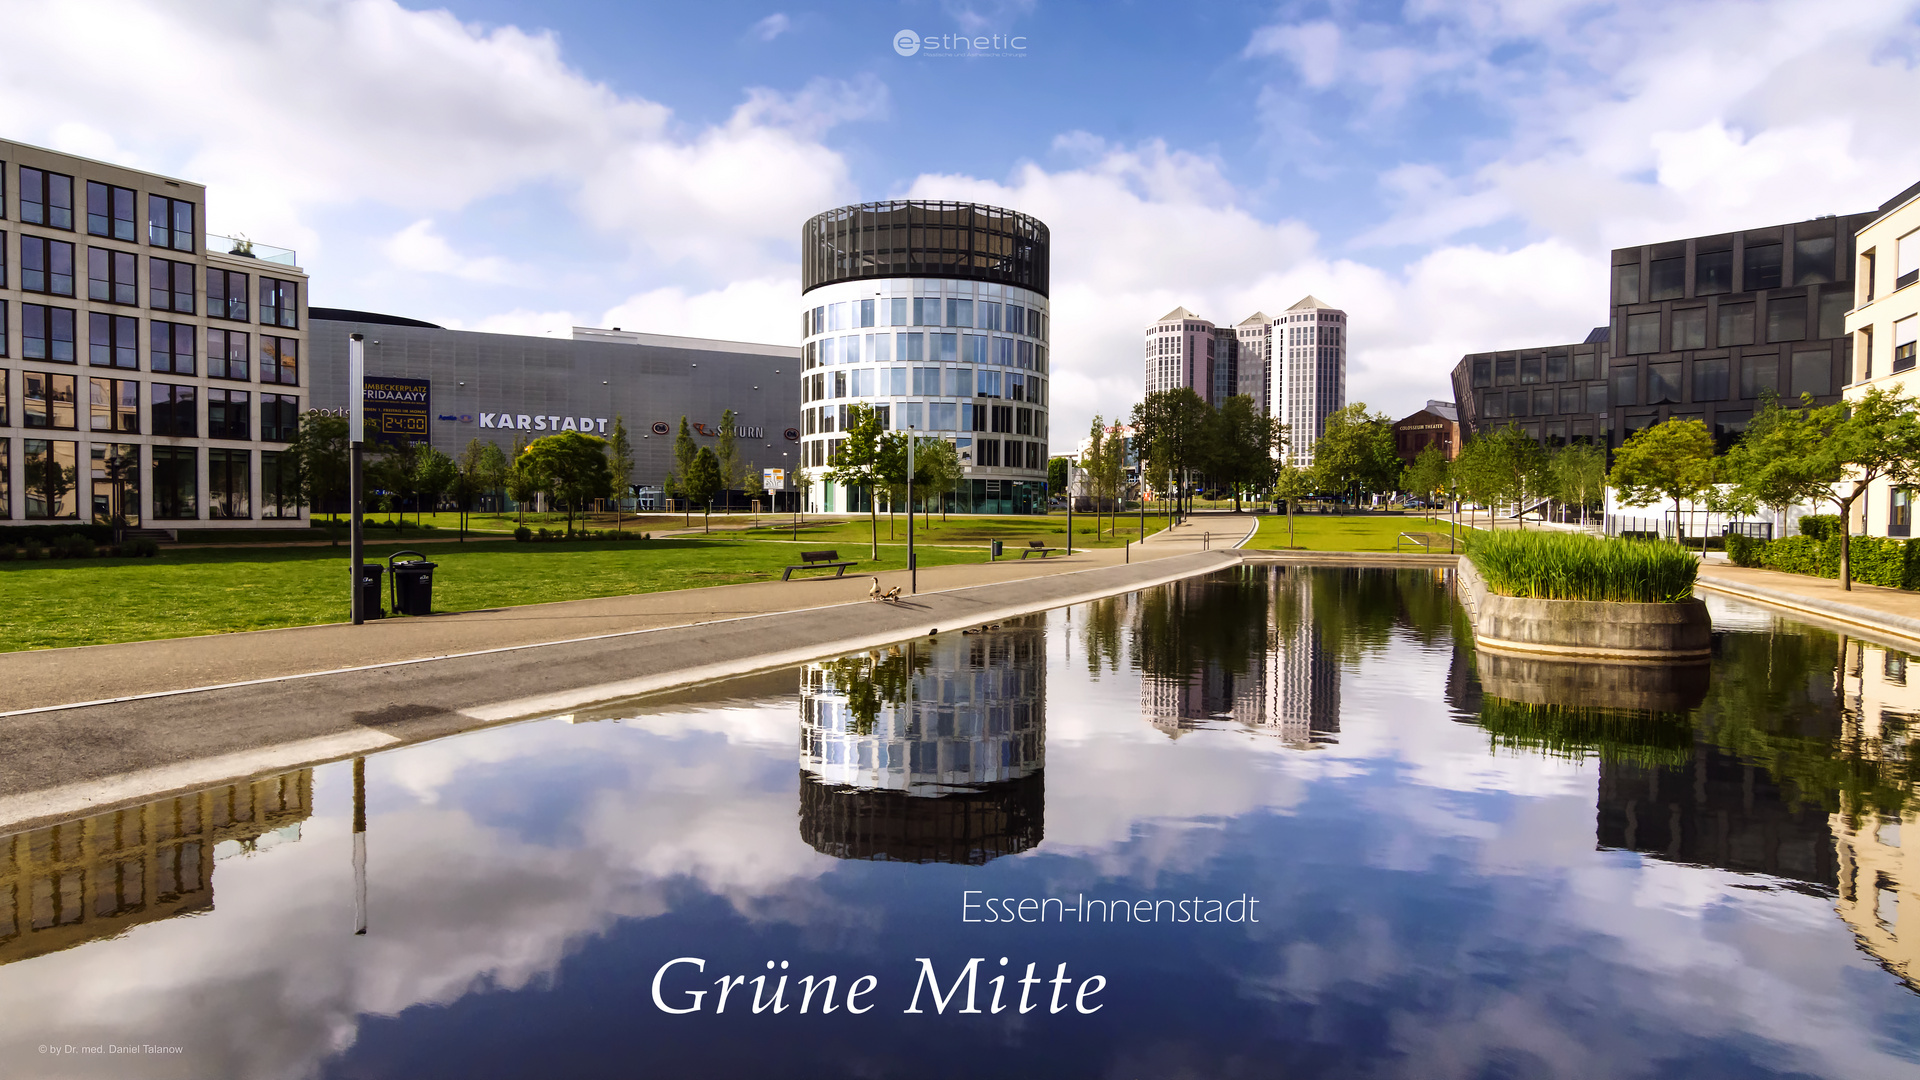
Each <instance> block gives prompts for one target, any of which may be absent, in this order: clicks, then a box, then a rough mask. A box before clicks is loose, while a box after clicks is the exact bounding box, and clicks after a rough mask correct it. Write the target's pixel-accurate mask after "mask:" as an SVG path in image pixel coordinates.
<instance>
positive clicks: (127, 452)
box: [89, 442, 140, 525]
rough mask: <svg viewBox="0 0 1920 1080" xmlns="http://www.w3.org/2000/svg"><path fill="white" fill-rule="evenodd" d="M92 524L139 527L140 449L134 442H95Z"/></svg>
mask: <svg viewBox="0 0 1920 1080" xmlns="http://www.w3.org/2000/svg"><path fill="white" fill-rule="evenodd" d="M89 456H90V457H91V458H92V459H93V460H92V462H91V464H92V466H93V467H92V469H91V470H90V471H91V472H92V474H93V523H94V524H95V525H138V524H140V447H139V446H137V445H135V444H134V443H98V442H97V443H94V444H93V446H92V447H91V448H90V450H89Z"/></svg>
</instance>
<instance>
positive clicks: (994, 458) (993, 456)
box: [974, 439, 1000, 465]
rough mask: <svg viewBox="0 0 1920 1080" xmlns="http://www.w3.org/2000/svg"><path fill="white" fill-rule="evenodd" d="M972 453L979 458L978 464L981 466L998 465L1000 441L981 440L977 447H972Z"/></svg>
mask: <svg viewBox="0 0 1920 1080" xmlns="http://www.w3.org/2000/svg"><path fill="white" fill-rule="evenodd" d="M974 451H975V453H976V456H978V457H979V458H980V462H979V463H980V464H981V465H998V464H1000V440H999V439H981V440H980V441H979V445H977V446H975V447H974Z"/></svg>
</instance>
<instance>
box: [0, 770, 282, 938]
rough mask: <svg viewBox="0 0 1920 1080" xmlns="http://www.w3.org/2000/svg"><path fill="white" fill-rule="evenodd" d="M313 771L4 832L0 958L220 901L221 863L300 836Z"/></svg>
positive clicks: (0, 874)
mask: <svg viewBox="0 0 1920 1080" xmlns="http://www.w3.org/2000/svg"><path fill="white" fill-rule="evenodd" d="M312 812H313V770H311V769H302V770H300V771H298V772H292V773H286V774H284V775H281V776H277V777H272V778H269V779H265V780H253V781H248V782H244V783H238V784H228V785H226V786H224V787H217V788H210V789H208V790H206V791H202V792H198V793H196V794H192V795H180V796H176V797H174V798H169V799H160V800H157V801H155V802H150V803H147V804H145V805H143V806H136V807H131V808H129V809H126V810H115V811H111V812H109V813H105V814H96V815H94V816H92V817H88V818H81V819H78V820H75V821H67V822H62V823H61V824H59V825H54V826H50V827H48V828H44V829H36V830H34V831H32V832H26V833H18V834H16V835H13V836H7V837H0V964H10V963H13V962H14V961H16V960H26V959H29V958H32V957H35V956H42V955H45V954H47V953H51V952H58V951H59V950H61V949H68V948H72V947H73V946H75V945H81V944H84V943H86V942H89V941H93V940H96V939H99V938H106V937H113V936H116V935H118V934H121V933H124V932H125V931H127V930H128V929H130V928H132V927H135V926H139V925H141V924H142V923H150V922H158V921H160V920H162V919H170V918H172V917H174V916H176V915H185V914H190V913H193V912H198V911H205V910H210V909H211V908H212V907H213V873H214V863H215V861H216V860H220V859H224V858H227V857H229V856H232V855H243V854H247V853H250V852H253V851H256V850H260V849H262V848H267V847H272V846H274V845H275V844H278V843H284V842H288V841H294V840H298V839H299V838H300V823H301V822H302V821H305V820H306V819H307V817H308V815H310V814H311V813H312Z"/></svg>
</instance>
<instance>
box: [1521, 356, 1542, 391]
mask: <svg viewBox="0 0 1920 1080" xmlns="http://www.w3.org/2000/svg"><path fill="white" fill-rule="evenodd" d="M1539 381H1540V358H1539V357H1538V356H1523V357H1521V358H1520V382H1521V384H1522V385H1526V384H1528V383H1537V382H1539Z"/></svg>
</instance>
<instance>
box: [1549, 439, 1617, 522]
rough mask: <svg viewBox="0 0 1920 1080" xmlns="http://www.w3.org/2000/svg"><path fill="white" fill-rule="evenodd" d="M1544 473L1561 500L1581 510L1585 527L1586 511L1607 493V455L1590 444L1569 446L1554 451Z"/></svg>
mask: <svg viewBox="0 0 1920 1080" xmlns="http://www.w3.org/2000/svg"><path fill="white" fill-rule="evenodd" d="M1547 474H1548V476H1549V477H1551V479H1552V481H1553V489H1554V491H1555V492H1556V493H1558V495H1559V496H1560V500H1561V501H1562V502H1570V503H1573V504H1575V505H1577V506H1579V507H1580V525H1581V527H1582V528H1585V527H1586V524H1587V510H1588V508H1589V507H1591V506H1592V505H1593V503H1594V501H1595V500H1596V499H1599V498H1600V497H1601V496H1602V495H1604V494H1605V493H1606V490H1607V452H1606V451H1605V450H1603V449H1601V448H1600V447H1598V446H1596V445H1594V444H1593V443H1569V444H1568V445H1566V446H1563V447H1561V448H1559V449H1558V450H1555V451H1554V452H1553V455H1552V457H1551V458H1550V459H1549V460H1548V462H1547Z"/></svg>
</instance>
